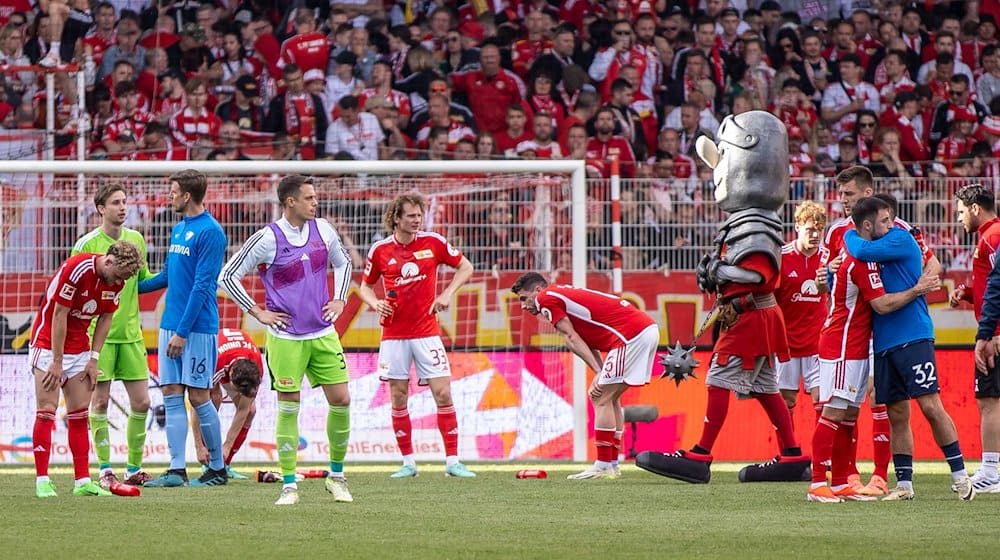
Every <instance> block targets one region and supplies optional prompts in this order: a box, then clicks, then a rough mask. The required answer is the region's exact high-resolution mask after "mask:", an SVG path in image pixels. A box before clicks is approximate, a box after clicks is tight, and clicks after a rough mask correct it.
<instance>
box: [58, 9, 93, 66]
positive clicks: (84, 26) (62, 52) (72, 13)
mask: <svg viewBox="0 0 1000 560" xmlns="http://www.w3.org/2000/svg"><path fill="white" fill-rule="evenodd" d="M93 26H94V17H93V16H92V15H91V14H88V13H86V12H81V11H80V10H77V9H76V8H70V10H69V16H68V17H67V18H66V23H65V25H63V32H62V37H60V38H59V40H60V41H61V44H60V45H59V57H60V58H61V59H62V60H63V61H64V62H69V61H71V60H73V55H74V54H76V53H75V51H76V42H77V41H78V40H80V39H83V38H84V37H86V36H87V33H88V32H89V31H90V28H91V27H93Z"/></svg>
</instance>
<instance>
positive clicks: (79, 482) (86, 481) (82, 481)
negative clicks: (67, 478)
mask: <svg viewBox="0 0 1000 560" xmlns="http://www.w3.org/2000/svg"><path fill="white" fill-rule="evenodd" d="M89 483H90V477H89V476H85V477H83V478H78V479H76V485H77V486H83V485H84V484H89Z"/></svg>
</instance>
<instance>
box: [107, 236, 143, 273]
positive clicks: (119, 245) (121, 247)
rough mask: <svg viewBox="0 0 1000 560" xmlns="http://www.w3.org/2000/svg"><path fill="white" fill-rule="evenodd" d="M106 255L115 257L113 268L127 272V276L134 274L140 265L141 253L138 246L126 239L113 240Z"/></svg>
mask: <svg viewBox="0 0 1000 560" xmlns="http://www.w3.org/2000/svg"><path fill="white" fill-rule="evenodd" d="M108 255H111V256H113V257H114V258H115V268H117V269H118V271H119V272H122V273H126V274H128V277H129V278H131V277H133V276H135V274H136V273H137V272H139V268H141V267H142V254H141V253H139V248H138V247H136V246H135V245H133V244H131V243H129V242H128V241H117V242H115V244H114V245H112V246H111V247H108Z"/></svg>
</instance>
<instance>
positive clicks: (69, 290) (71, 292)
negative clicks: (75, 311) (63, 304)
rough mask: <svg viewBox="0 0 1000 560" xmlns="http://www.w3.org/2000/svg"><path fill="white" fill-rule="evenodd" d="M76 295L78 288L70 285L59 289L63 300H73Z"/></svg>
mask: <svg viewBox="0 0 1000 560" xmlns="http://www.w3.org/2000/svg"><path fill="white" fill-rule="evenodd" d="M75 295H76V288H74V287H73V286H71V285H69V284H63V285H62V288H59V297H61V298H63V299H73V296H75Z"/></svg>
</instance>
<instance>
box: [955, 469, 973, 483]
mask: <svg viewBox="0 0 1000 560" xmlns="http://www.w3.org/2000/svg"><path fill="white" fill-rule="evenodd" d="M967 476H969V474H968V473H966V472H965V469H961V470H957V471H954V472H953V473H951V481H952V482H958V481H959V480H962V479H963V478H966V477H967Z"/></svg>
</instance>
